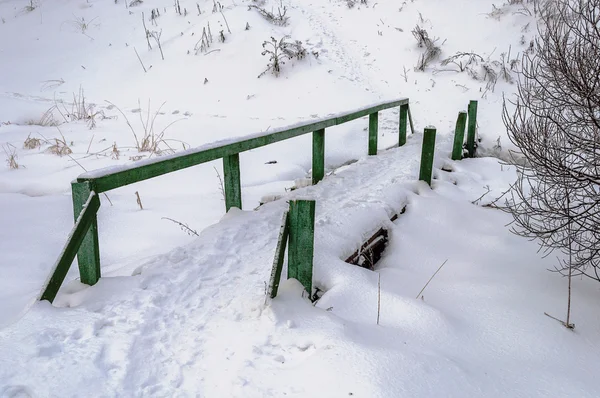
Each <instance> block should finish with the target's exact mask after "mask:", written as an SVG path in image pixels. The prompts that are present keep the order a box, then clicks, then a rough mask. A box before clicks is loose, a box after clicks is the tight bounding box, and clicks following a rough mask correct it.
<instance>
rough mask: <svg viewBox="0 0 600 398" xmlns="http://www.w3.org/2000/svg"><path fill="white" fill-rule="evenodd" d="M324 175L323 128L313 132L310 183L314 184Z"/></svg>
mask: <svg viewBox="0 0 600 398" xmlns="http://www.w3.org/2000/svg"><path fill="white" fill-rule="evenodd" d="M324 176H325V129H321V130H317V131H315V132H313V144H312V183H313V185H315V184H316V183H318V182H319V181H321V180H322V179H323V177H324Z"/></svg>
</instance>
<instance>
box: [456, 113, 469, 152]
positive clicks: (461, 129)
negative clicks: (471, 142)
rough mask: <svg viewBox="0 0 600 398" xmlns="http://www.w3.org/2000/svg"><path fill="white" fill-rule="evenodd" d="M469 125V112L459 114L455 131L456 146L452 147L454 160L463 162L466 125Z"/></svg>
mask: <svg viewBox="0 0 600 398" xmlns="http://www.w3.org/2000/svg"><path fill="white" fill-rule="evenodd" d="M466 123H467V112H464V111H462V112H459V113H458V119H456V128H455V129H454V146H453V147H452V160H461V159H462V153H463V142H464V141H465V124H466Z"/></svg>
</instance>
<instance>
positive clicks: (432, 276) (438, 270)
mask: <svg viewBox="0 0 600 398" xmlns="http://www.w3.org/2000/svg"><path fill="white" fill-rule="evenodd" d="M447 262H448V259H446V261H444V262H443V263H442V265H440V268H438V269H437V271H435V273H434V274H433V275H431V278H429V280H428V281H427V283H426V284H425V286H423V289H421V291H420V292H419V294H417V297H415V298H419V296H420V295H421V293H423V291H424V290H425V288H426V287H427V285H429V282H431V280H432V279H433V278H434V277H435V276H436V275H437V273H438V272H440V270H441V269H442V267H443V266H444V265H445V264H446V263H447Z"/></svg>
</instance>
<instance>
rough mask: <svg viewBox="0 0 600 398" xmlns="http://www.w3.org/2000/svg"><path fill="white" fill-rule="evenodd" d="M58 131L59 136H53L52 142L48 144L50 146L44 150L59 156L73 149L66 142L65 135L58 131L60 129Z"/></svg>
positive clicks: (67, 153) (70, 152) (71, 151)
mask: <svg viewBox="0 0 600 398" xmlns="http://www.w3.org/2000/svg"><path fill="white" fill-rule="evenodd" d="M57 129H58V127H57ZM58 132H59V133H60V136H61V138H53V140H54V144H52V145H50V147H49V148H48V149H46V152H49V153H51V154H53V155H58V156H60V157H63V156H65V155H70V154H72V153H73V150H72V149H71V147H70V146H69V144H67V140H66V139H65V136H64V135H63V133H62V132H61V131H60V129H59V130H58ZM48 142H52V141H48Z"/></svg>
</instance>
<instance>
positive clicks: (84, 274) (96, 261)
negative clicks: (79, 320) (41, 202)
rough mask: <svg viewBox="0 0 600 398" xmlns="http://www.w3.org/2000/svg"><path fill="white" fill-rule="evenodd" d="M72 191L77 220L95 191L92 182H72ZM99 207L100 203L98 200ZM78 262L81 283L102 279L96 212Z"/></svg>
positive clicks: (92, 282) (78, 253) (82, 243)
mask: <svg viewBox="0 0 600 398" xmlns="http://www.w3.org/2000/svg"><path fill="white" fill-rule="evenodd" d="M71 191H72V193H73V214H74V215H75V221H77V219H78V218H79V214H80V213H81V212H82V211H83V210H84V205H85V203H86V202H87V200H88V198H89V197H90V193H91V192H92V191H93V188H92V185H91V183H90V182H88V181H86V182H77V181H73V182H72V183H71ZM98 207H100V203H99V202H98ZM77 263H78V265H79V276H80V279H81V283H85V284H86V285H90V286H92V285H95V284H96V282H98V279H100V245H99V243H98V218H97V216H96V214H95V213H94V215H93V216H92V220H91V222H90V227H89V229H88V230H87V233H86V234H85V237H84V238H83V240H82V241H81V246H79V250H78V251H77Z"/></svg>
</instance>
